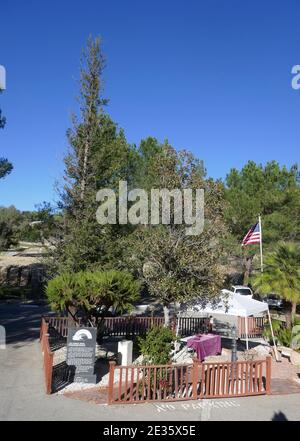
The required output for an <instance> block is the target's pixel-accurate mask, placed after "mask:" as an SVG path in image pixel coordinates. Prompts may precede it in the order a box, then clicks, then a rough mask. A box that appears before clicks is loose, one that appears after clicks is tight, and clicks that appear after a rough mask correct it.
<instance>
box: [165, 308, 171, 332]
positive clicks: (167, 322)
mask: <svg viewBox="0 0 300 441" xmlns="http://www.w3.org/2000/svg"><path fill="white" fill-rule="evenodd" d="M164 317H165V327H167V326H170V308H169V305H164Z"/></svg>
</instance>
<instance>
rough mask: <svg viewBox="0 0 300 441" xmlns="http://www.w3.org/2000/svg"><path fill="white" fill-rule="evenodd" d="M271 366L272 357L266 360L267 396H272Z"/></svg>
mask: <svg viewBox="0 0 300 441" xmlns="http://www.w3.org/2000/svg"><path fill="white" fill-rule="evenodd" d="M271 366H272V357H270V356H269V357H267V358H266V394H267V395H271Z"/></svg>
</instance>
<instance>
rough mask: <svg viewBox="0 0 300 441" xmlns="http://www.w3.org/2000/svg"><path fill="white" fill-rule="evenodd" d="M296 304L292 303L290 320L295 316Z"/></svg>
mask: <svg viewBox="0 0 300 441" xmlns="http://www.w3.org/2000/svg"><path fill="white" fill-rule="evenodd" d="M296 309H297V303H296V302H292V318H294V316H295V315H296Z"/></svg>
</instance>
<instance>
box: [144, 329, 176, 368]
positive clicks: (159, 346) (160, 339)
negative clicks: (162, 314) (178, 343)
mask: <svg viewBox="0 0 300 441" xmlns="http://www.w3.org/2000/svg"><path fill="white" fill-rule="evenodd" d="M175 340H176V336H175V334H174V332H173V331H172V330H171V329H170V328H164V327H159V326H153V327H152V328H151V329H149V331H148V332H147V334H146V336H145V337H139V339H138V341H139V347H140V350H141V353H142V355H143V356H144V357H145V361H146V363H149V364H150V363H151V364H167V363H169V362H170V352H171V350H172V343H173V342H174V341H175Z"/></svg>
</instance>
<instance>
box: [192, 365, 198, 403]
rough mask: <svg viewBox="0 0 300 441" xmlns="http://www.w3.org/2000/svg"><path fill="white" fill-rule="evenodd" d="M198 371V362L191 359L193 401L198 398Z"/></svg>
mask: <svg viewBox="0 0 300 441" xmlns="http://www.w3.org/2000/svg"><path fill="white" fill-rule="evenodd" d="M198 369H199V362H198V360H197V359H195V358H193V374H192V379H193V399H194V400H197V398H198V396H197V395H198V392H197V389H198Z"/></svg>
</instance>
